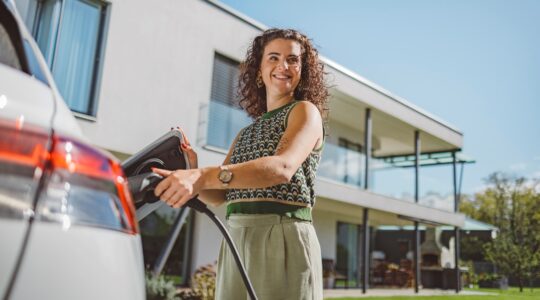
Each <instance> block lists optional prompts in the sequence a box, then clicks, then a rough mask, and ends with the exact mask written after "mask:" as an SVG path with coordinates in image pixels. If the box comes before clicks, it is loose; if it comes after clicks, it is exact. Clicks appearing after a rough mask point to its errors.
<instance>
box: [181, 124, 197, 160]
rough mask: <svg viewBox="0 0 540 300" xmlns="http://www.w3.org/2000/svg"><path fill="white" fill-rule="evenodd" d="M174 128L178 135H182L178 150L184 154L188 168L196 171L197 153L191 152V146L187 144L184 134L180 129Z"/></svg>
mask: <svg viewBox="0 0 540 300" xmlns="http://www.w3.org/2000/svg"><path fill="white" fill-rule="evenodd" d="M176 128H178V130H179V131H180V133H182V137H183V141H184V142H183V143H182V144H180V148H181V149H182V152H184V153H185V154H186V156H187V158H188V162H189V168H190V169H197V168H198V165H199V162H198V157H197V152H195V150H193V148H192V147H191V144H190V143H189V140H188V138H187V136H186V134H185V133H184V131H183V130H182V129H181V128H180V127H176Z"/></svg>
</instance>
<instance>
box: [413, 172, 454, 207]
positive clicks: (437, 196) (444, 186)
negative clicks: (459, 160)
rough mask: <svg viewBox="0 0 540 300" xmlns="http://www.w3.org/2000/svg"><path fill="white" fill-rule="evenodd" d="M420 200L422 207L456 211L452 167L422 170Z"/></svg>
mask: <svg viewBox="0 0 540 300" xmlns="http://www.w3.org/2000/svg"><path fill="white" fill-rule="evenodd" d="M419 175H420V197H419V198H420V199H419V202H420V204H422V205H425V206H429V207H433V208H437V209H442V210H446V211H454V187H453V174H452V165H439V166H425V167H422V168H420V173H419Z"/></svg>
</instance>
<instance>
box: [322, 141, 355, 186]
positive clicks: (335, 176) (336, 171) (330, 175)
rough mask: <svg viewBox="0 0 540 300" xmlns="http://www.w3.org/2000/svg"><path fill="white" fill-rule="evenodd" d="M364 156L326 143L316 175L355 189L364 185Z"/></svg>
mask: <svg viewBox="0 0 540 300" xmlns="http://www.w3.org/2000/svg"><path fill="white" fill-rule="evenodd" d="M364 165H365V155H364V154H362V153H360V152H357V151H353V150H349V149H346V148H343V147H340V146H338V145H334V144H331V143H326V144H325V145H324V150H323V154H322V158H321V163H320V165H319V170H318V171H317V175H318V176H321V177H324V178H326V179H330V180H334V181H338V182H340V183H345V184H349V185H354V186H357V187H363V185H364V177H363V176H364V170H365V168H364Z"/></svg>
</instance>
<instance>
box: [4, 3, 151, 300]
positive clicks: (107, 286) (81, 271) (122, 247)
mask: <svg viewBox="0 0 540 300" xmlns="http://www.w3.org/2000/svg"><path fill="white" fill-rule="evenodd" d="M0 243H1V246H0V297H1V298H2V299H14V300H15V299H130V300H133V299H144V298H145V279H144V266H143V255H142V247H141V238H140V234H139V231H138V225H137V220H136V218H135V211H134V206H133V203H132V199H131V194H130V193H129V191H128V190H127V185H126V178H125V176H124V172H123V170H122V168H121V166H120V164H119V162H118V161H117V160H116V159H114V158H113V157H112V156H111V155H109V154H108V153H105V152H103V151H101V150H99V149H97V148H95V147H93V146H91V145H89V144H88V143H87V142H85V138H84V137H83V135H82V133H81V130H80V128H79V126H78V124H77V123H76V120H75V119H74V117H73V114H72V113H71V111H70V110H69V109H68V108H67V106H66V104H65V103H64V101H63V100H62V97H61V96H60V94H59V93H58V90H57V88H56V86H55V84H54V81H53V79H52V76H51V74H50V72H49V70H48V68H47V65H46V63H45V61H44V59H43V57H42V55H41V53H40V51H39V49H38V47H37V45H36V43H35V42H34V40H33V38H32V36H31V35H30V34H29V33H28V31H27V30H26V28H25V26H24V23H23V22H22V20H21V18H20V16H19V15H18V14H17V12H16V9H15V5H14V4H13V3H12V2H10V1H8V0H0Z"/></svg>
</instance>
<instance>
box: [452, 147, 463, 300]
mask: <svg viewBox="0 0 540 300" xmlns="http://www.w3.org/2000/svg"><path fill="white" fill-rule="evenodd" d="M456 164H457V159H456V151H452V171H453V172H452V173H453V181H454V212H456V213H457V212H458V211H459V195H458V189H457V170H456ZM454 241H455V242H454V260H455V265H454V268H455V269H454V272H455V280H456V293H459V291H460V290H461V286H460V285H461V280H460V279H461V276H460V274H459V256H460V244H461V241H460V236H459V227H457V226H456V227H454Z"/></svg>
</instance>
